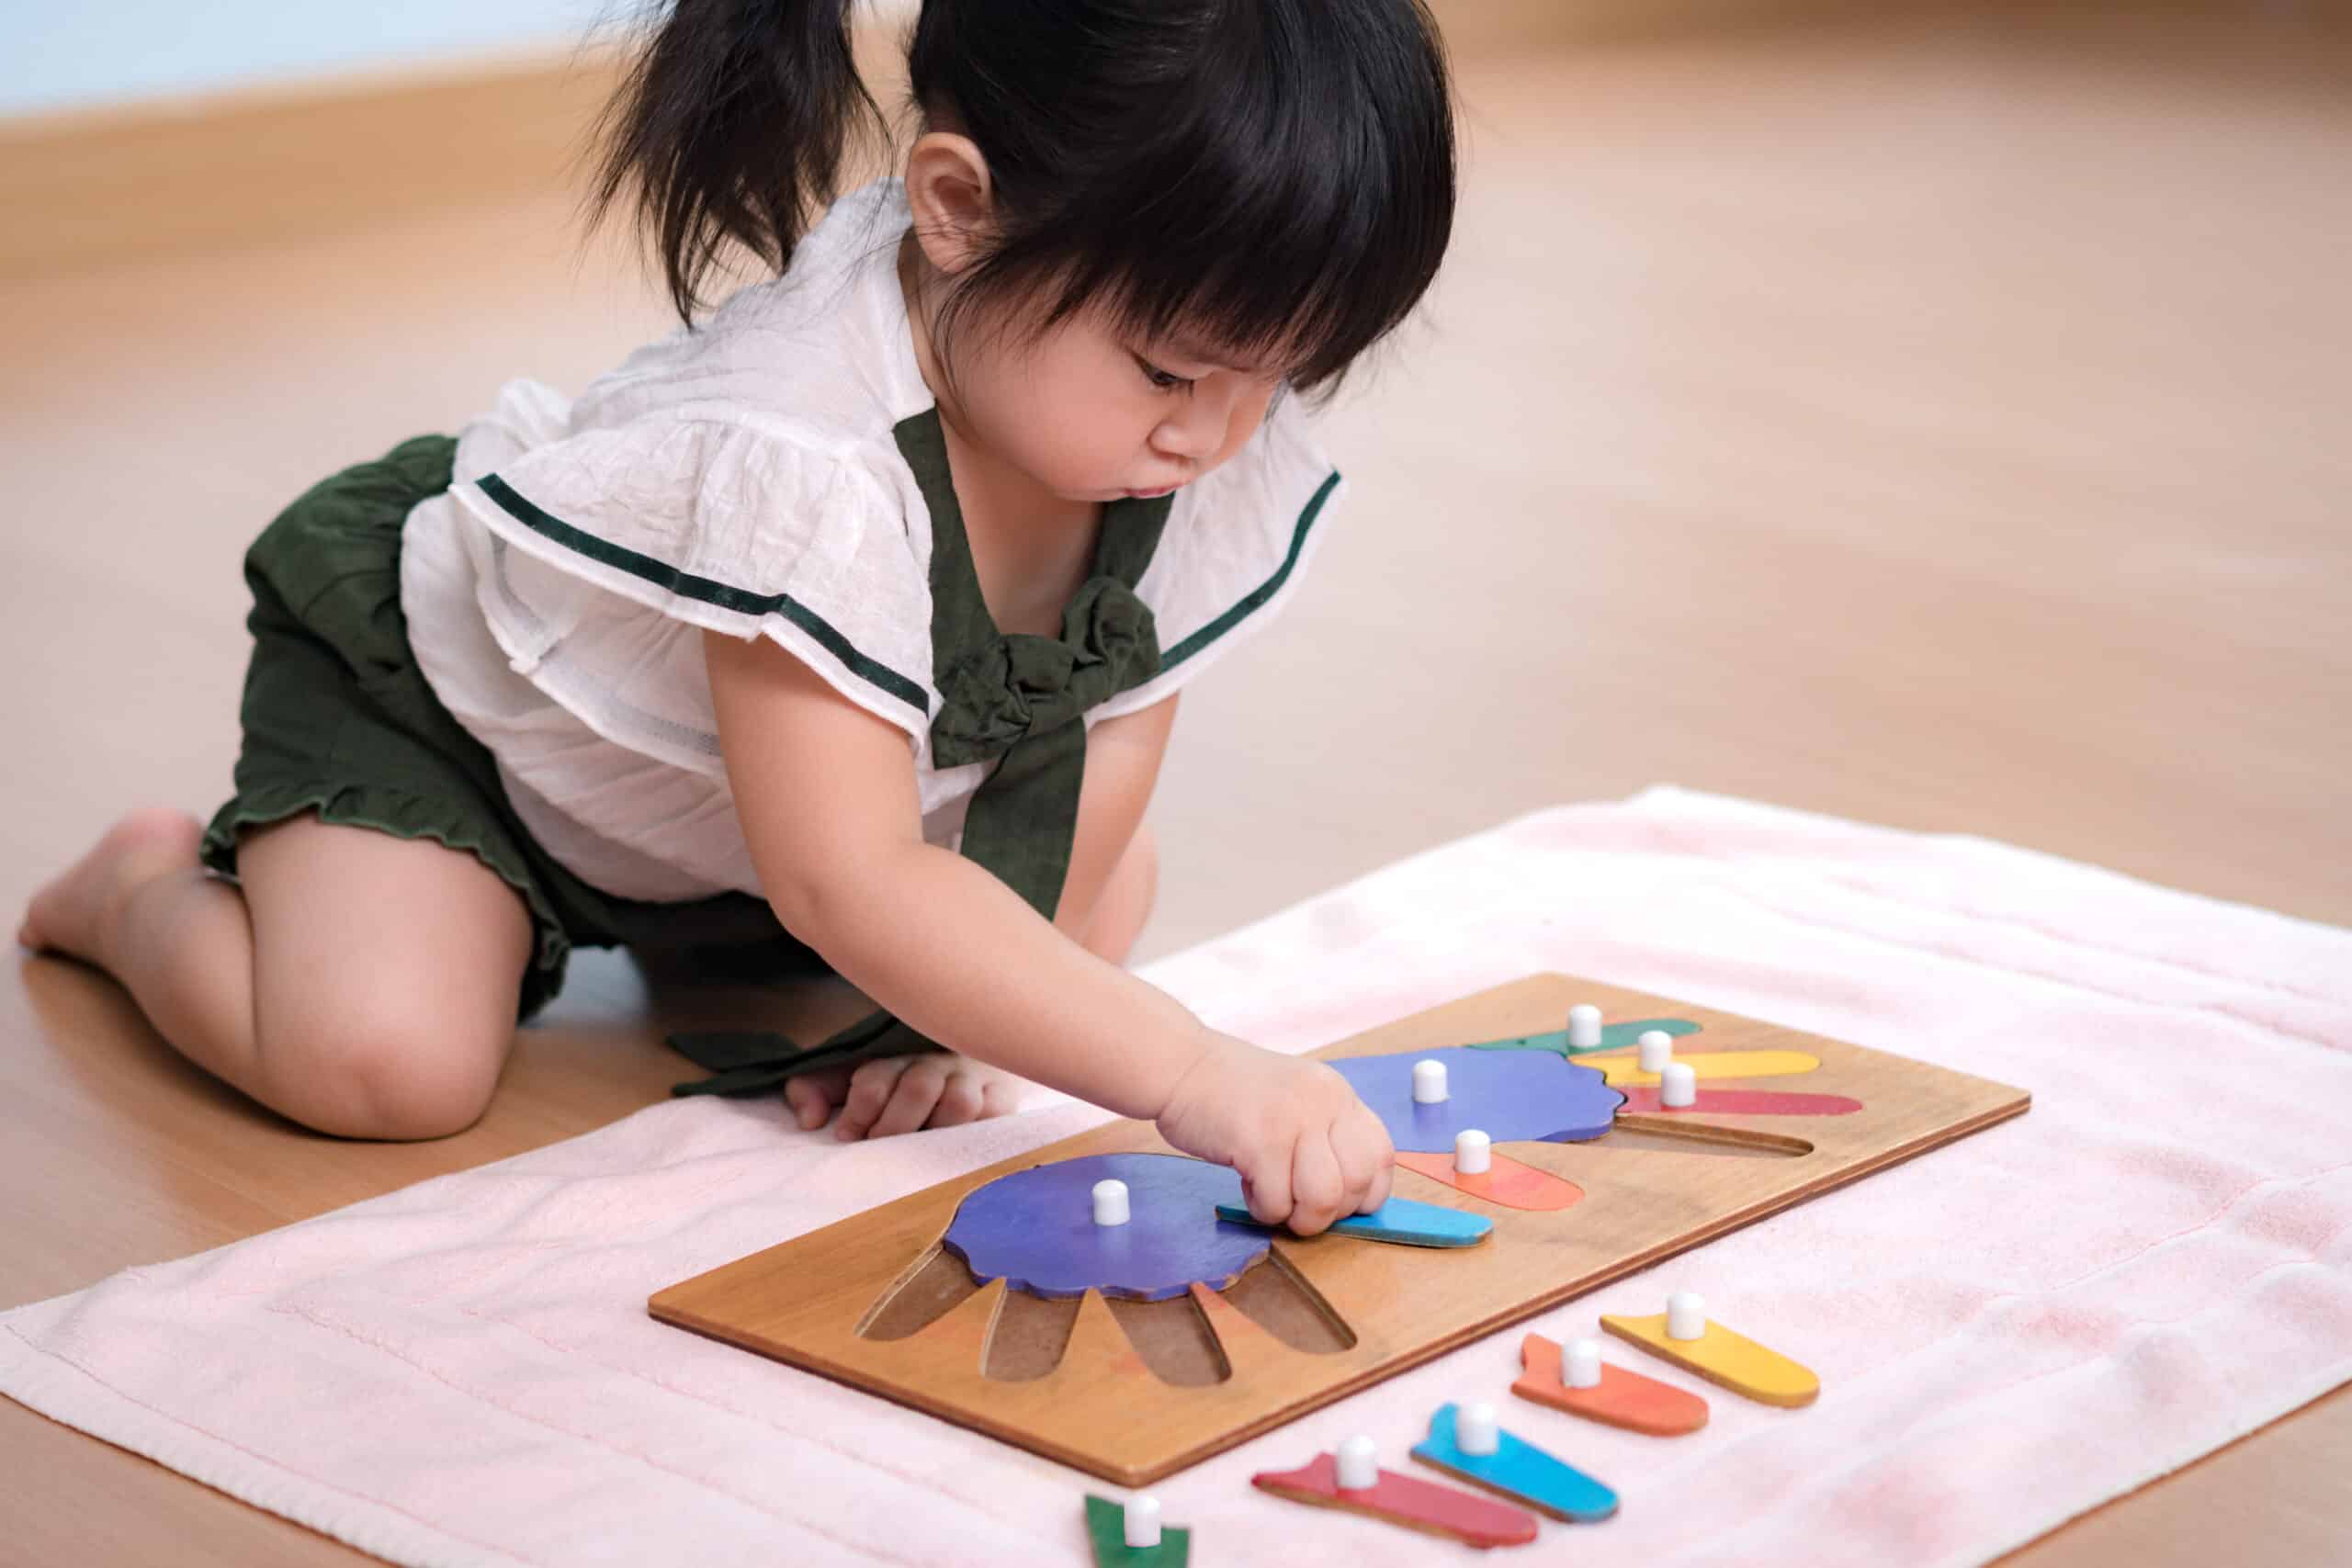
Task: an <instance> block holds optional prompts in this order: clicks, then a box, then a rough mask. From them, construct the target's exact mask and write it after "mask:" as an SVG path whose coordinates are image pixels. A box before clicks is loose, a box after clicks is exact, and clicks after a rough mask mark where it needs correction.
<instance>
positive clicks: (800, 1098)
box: [784, 1067, 849, 1133]
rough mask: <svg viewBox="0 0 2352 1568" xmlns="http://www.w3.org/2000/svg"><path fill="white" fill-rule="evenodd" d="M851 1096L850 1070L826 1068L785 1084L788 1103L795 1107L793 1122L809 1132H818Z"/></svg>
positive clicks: (845, 1068)
mask: <svg viewBox="0 0 2352 1568" xmlns="http://www.w3.org/2000/svg"><path fill="white" fill-rule="evenodd" d="M848 1092H849V1069H848V1068H847V1067H826V1068H823V1069H820V1071H817V1072H813V1073H803V1074H802V1075H801V1076H800V1077H797V1078H786V1080H785V1083H784V1102H785V1103H786V1105H788V1106H790V1107H792V1117H793V1120H794V1121H796V1122H799V1123H800V1125H801V1128H802V1130H803V1131H805V1132H810V1133H813V1132H815V1131H816V1130H817V1129H818V1128H820V1127H821V1126H823V1125H824V1124H825V1118H826V1117H828V1116H831V1114H832V1113H833V1107H834V1106H836V1105H839V1104H840V1103H841V1102H842V1096H843V1095H845V1094H847V1093H848Z"/></svg>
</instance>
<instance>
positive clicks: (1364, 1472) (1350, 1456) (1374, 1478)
mask: <svg viewBox="0 0 2352 1568" xmlns="http://www.w3.org/2000/svg"><path fill="white" fill-rule="evenodd" d="M1339 1481H1340V1491H1342V1492H1365V1491H1369V1490H1371V1489H1372V1488H1373V1487H1374V1486H1377V1485H1378V1484H1380V1450H1377V1449H1375V1448H1374V1447H1373V1446H1372V1439H1371V1438H1361V1437H1359V1438H1349V1439H1348V1440H1347V1441H1346V1442H1344V1443H1341V1444H1340V1476H1339Z"/></svg>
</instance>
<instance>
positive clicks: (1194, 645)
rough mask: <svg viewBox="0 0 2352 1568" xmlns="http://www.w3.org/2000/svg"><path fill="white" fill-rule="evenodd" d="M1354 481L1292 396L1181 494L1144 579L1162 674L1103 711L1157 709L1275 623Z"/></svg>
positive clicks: (1141, 589) (1104, 714) (1100, 711)
mask: <svg viewBox="0 0 2352 1568" xmlns="http://www.w3.org/2000/svg"><path fill="white" fill-rule="evenodd" d="M1345 494H1346V487H1345V485H1343V484H1342V483H1341V481H1340V474H1339V470H1338V469H1336V468H1333V467H1332V466H1331V462H1330V459H1329V458H1328V457H1325V456H1324V454H1323V451H1322V448H1321V446H1319V445H1318V444H1317V442H1316V440H1315V438H1314V432H1313V430H1312V427H1311V426H1310V424H1309V423H1308V421H1307V418H1306V411H1305V410H1303V409H1302V408H1300V407H1299V406H1298V405H1297V402H1296V400H1295V399H1291V398H1287V397H1286V398H1284V399H1283V400H1281V401H1280V402H1278V403H1276V404H1275V405H1274V407H1273V409H1272V411H1271V412H1269V413H1268V415H1267V417H1266V420H1265V423H1263V424H1262V425H1261V426H1260V427H1259V430H1258V434H1256V435H1254V436H1252V437H1251V438H1250V444H1249V445H1248V446H1244V447H1243V448H1242V449H1241V450H1240V451H1239V452H1238V453H1237V454H1236V455H1235V456H1234V457H1232V459H1231V460H1229V461H1228V462H1227V463H1226V464H1225V465H1224V466H1223V467H1222V468H1218V469H1216V471H1215V472H1213V473H1211V474H1209V475H1208V476H1207V477H1206V478H1205V479H1201V480H1199V481H1198V482H1196V483H1194V484H1192V485H1189V486H1187V487H1186V488H1185V489H1184V490H1182V491H1179V492H1178V493H1177V500H1176V505H1175V508H1174V509H1173V510H1172V511H1171V512H1170V514H1169V518H1168V525H1167V528H1166V530H1165V531H1164V532H1163V533H1162V534H1161V536H1160V540H1159V548H1158V549H1157V550H1156V551H1155V552H1154V553H1153V555H1152V560H1151V566H1150V569H1149V570H1147V571H1146V572H1145V573H1144V575H1143V577H1142V578H1141V580H1140V581H1138V582H1137V583H1136V592H1137V594H1138V595H1139V596H1140V597H1141V598H1142V600H1143V601H1144V603H1145V604H1148V605H1149V606H1150V607H1151V612H1152V615H1153V618H1154V619H1155V620H1156V621H1157V623H1158V625H1159V648H1160V660H1159V673H1158V674H1157V675H1155V676H1154V677H1152V679H1150V680H1149V681H1147V682H1144V683H1143V684H1141V685H1139V686H1136V687H1135V688H1133V689H1132V690H1130V691H1127V692H1125V693H1122V694H1120V695H1118V696H1116V697H1114V698H1113V699H1111V700H1110V701H1109V702H1106V703H1104V704H1103V705H1102V706H1101V707H1099V708H1097V709H1096V710H1095V711H1094V714H1093V715H1092V716H1094V717H1097V718H1108V717H1112V716H1116V715H1118V714H1123V713H1132V712H1134V711H1136V710H1137V709H1139V708H1145V707H1148V706H1150V705H1152V704H1154V703H1157V702H1159V701H1160V700H1161V699H1162V698H1164V697H1166V696H1168V695H1170V694H1172V693H1173V692H1175V691H1176V690H1177V689H1178V688H1179V687H1181V686H1182V685H1183V684H1184V682H1187V681H1189V680H1191V679H1193V677H1194V676H1196V675H1198V674H1200V673H1201V672H1202V671H1204V670H1206V669H1207V668H1209V666H1211V665H1212V664H1214V663H1216V660H1218V659H1219V658H1221V657H1223V656H1224V655H1225V654H1227V653H1228V652H1230V651H1231V650H1232V649H1235V648H1237V647H1238V646H1240V644H1241V643H1243V642H1244V641H1246V640H1247V639H1248V637H1249V636H1250V634H1251V633H1253V632H1255V631H1258V630H1259V629H1261V628H1262V627H1264V626H1267V625H1268V624H1270V623H1271V622H1272V620H1273V618H1274V617H1275V616H1276V615H1279V614H1280V613H1281V612H1282V608H1283V605H1284V604H1287V603H1288V602H1289V600H1290V596H1291V595H1292V594H1293V593H1295V592H1297V589H1298V585H1299V582H1300V581H1301V580H1302V579H1303V577H1304V575H1305V572H1306V567H1307V566H1308V565H1309V563H1310V562H1311V561H1312V560H1313V558H1314V555H1315V550H1316V547H1317V545H1318V544H1319V543H1320V542H1321V540H1322V537H1323V535H1324V532H1325V531H1326V530H1327V528H1328V527H1329V522H1330V518H1331V514H1332V512H1333V511H1334V509H1335V507H1336V505H1337V503H1338V502H1340V500H1342V499H1343V498H1344V496H1345Z"/></svg>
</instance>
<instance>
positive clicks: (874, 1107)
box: [833, 1056, 907, 1144]
mask: <svg viewBox="0 0 2352 1568" xmlns="http://www.w3.org/2000/svg"><path fill="white" fill-rule="evenodd" d="M906 1070H907V1059H906V1058H905V1057H904V1056H885V1057H882V1058H881V1059H880V1060H878V1061H873V1062H865V1063H863V1064H861V1065H860V1066H858V1067H857V1068H856V1069H855V1070H854V1071H853V1072H852V1073H851V1074H850V1075H849V1097H848V1098H847V1099H845V1100H842V1119H841V1121H840V1122H837V1123H836V1124H835V1125H834V1127H833V1136H834V1137H836V1138H839V1139H840V1140H841V1141H842V1142H843V1143H845V1144H853V1143H855V1142H856V1141H857V1140H858V1139H860V1138H863V1137H864V1136H865V1134H866V1133H867V1132H868V1131H870V1130H871V1129H872V1127H873V1126H874V1123H875V1122H876V1121H877V1120H879V1119H880V1117H881V1115H882V1111H883V1108H884V1107H885V1106H887V1105H888V1104H889V1103H890V1091H891V1090H892V1089H896V1088H898V1086H899V1074H901V1073H903V1072H905V1071H906Z"/></svg>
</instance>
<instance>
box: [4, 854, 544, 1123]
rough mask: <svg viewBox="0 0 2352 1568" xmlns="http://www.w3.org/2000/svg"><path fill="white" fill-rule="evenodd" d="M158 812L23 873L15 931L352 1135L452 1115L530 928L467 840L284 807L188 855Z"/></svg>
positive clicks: (476, 1088) (484, 1096)
mask: <svg viewBox="0 0 2352 1568" xmlns="http://www.w3.org/2000/svg"><path fill="white" fill-rule="evenodd" d="M197 842H198V828H197V825H196V823H195V821H194V819H193V818H188V817H187V816H185V815H183V814H181V813H177V812H164V811H148V812H139V813H136V814H134V815H132V816H130V817H128V818H124V819H123V820H122V821H121V822H119V823H118V824H117V825H116V826H115V827H114V829H112V830H110V831H109V832H108V833H107V836H106V837H105V838H104V839H101V840H99V841H98V843H97V845H96V847H95V848H94V849H92V850H91V852H89V853H88V854H87V855H85V856H84V857H83V859H82V861H81V862H80V863H78V864H76V865H75V866H74V868H73V869H72V870H70V871H68V872H67V873H66V874H64V875H63V876H62V877H60V878H59V879H58V880H57V881H56V882H54V883H52V884H51V885H50V886H48V887H46V888H44V889H42V890H41V892H40V895H39V896H37V897H35V898H34V900H33V903H32V907H31V908H30V909H29V910H28V913H27V917H26V924H25V931H24V932H23V936H22V940H24V941H25V942H27V944H28V945H30V946H35V947H54V948H59V949H62V950H63V951H65V952H67V953H74V955H76V956H77V957H81V958H85V959H87V960H88V961H90V962H91V963H94V964H97V965H99V966H100V967H102V968H104V969H106V970H107V972H108V973H109V974H111V975H113V976H115V977H116V978H117V979H118V980H119V981H121V982H122V984H123V985H124V986H125V987H127V988H129V990H130V994H131V996H132V997H133V998H135V999H136V1000H137V1001H138V1003H139V1005H140V1007H141V1009H142V1010H144V1011H145V1012H146V1014H147V1017H148V1019H149V1021H151V1022H153V1024H154V1026H155V1029H156V1031H157V1032H159V1033H161V1034H162V1035H163V1036H164V1039H165V1040H167V1041H169V1042H170V1043H172V1044H173V1045H174V1046H175V1047H176V1048H177V1049H178V1050H179V1051H180V1052H182V1053H183V1054H184V1055H187V1057H188V1058H189V1059H190V1060H191V1061H193V1062H195V1063H197V1064H198V1066H202V1067H204V1068H206V1069H207V1070H209V1071H210V1072H212V1073H214V1074H216V1075H217V1076H219V1077H222V1078H224V1079H226V1080H227V1081H228V1082H230V1083H232V1084H233V1085H235V1086H236V1087H237V1088H238V1089H243V1090H244V1091H245V1092H246V1093H247V1094H250V1095H252V1096H253V1097H254V1099H255V1100H260V1101H261V1102H262V1103H263V1104H265V1105H267V1106H269V1107H270V1108H272V1109H273V1110H276V1111H279V1112H281V1113H283V1114H284V1115H286V1116H288V1117H290V1118H292V1119H293V1120H295V1121H297V1122H302V1123H304V1124H305V1125H307V1126H311V1127H314V1128H316V1129H318V1130H319V1131H320V1132H322V1133H333V1134H339V1135H342V1136H345V1137H356V1138H431V1137H439V1136H442V1135H445V1134H450V1133H455V1132H458V1131H459V1130H461V1129H462V1128H464V1127H466V1126H468V1125H470V1124H471V1123H472V1122H474V1121H475V1120H476V1119H477V1118H478V1117H479V1116H480V1115H481V1111H482V1109H483V1107H484V1106H485V1105H487V1104H488V1103H489V1100H490V1093H491V1090H492V1088H493V1087H494V1086H495V1085H496V1083H497V1080H498V1073H499V1068H500V1067H501V1066H503V1063H504V1061H505V1058H506V1052H507V1049H508V1047H509V1046H510V1045H511V1044H512V1043H513V1041H514V1032H515V1006H516V1001H517V998H518V996H519V992H520V987H521V985H522V976H523V970H524V965H525V964H526V962H527V961H528V959H529V957H530V953H531V943H532V931H531V923H530V919H529V917H528V915H527V914H526V911H525V908H524V905H523V901H522V899H521V898H520V897H517V896H516V894H515V891H514V889H512V888H510V887H509V886H506V884H505V883H504V882H503V881H502V880H501V879H500V878H499V877H498V876H497V874H495V873H493V872H492V871H490V870H489V869H488V868H487V867H485V866H484V865H482V864H481V863H480V862H479V861H477V860H475V859H474V858H473V857H472V856H471V855H469V854H465V853H462V852H458V851H454V850H449V849H446V848H444V847H443V846H441V845H440V844H437V843H434V842H431V841H430V840H402V839H397V838H394V837H392V836H391V835H390V834H388V833H379V832H376V831H374V830H372V829H362V828H344V827H335V826H333V825H330V824H326V823H322V822H320V821H318V820H317V819H316V818H309V817H304V818H295V819H293V820H290V821H287V822H282V823H278V824H277V825H276V826H274V827H270V828H266V829H261V830H259V831H257V832H254V833H253V834H251V835H249V836H248V837H247V838H246V839H245V840H243V842H242V843H241V844H240V845H239V846H238V853H237V867H238V875H239V883H240V884H242V890H241V888H240V886H239V884H232V883H228V882H223V881H220V880H219V879H217V878H215V877H213V876H211V875H209V874H207V873H206V872H205V871H204V870H203V869H202V868H201V867H200V866H199V865H198V863H197V856H196V848H197Z"/></svg>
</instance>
